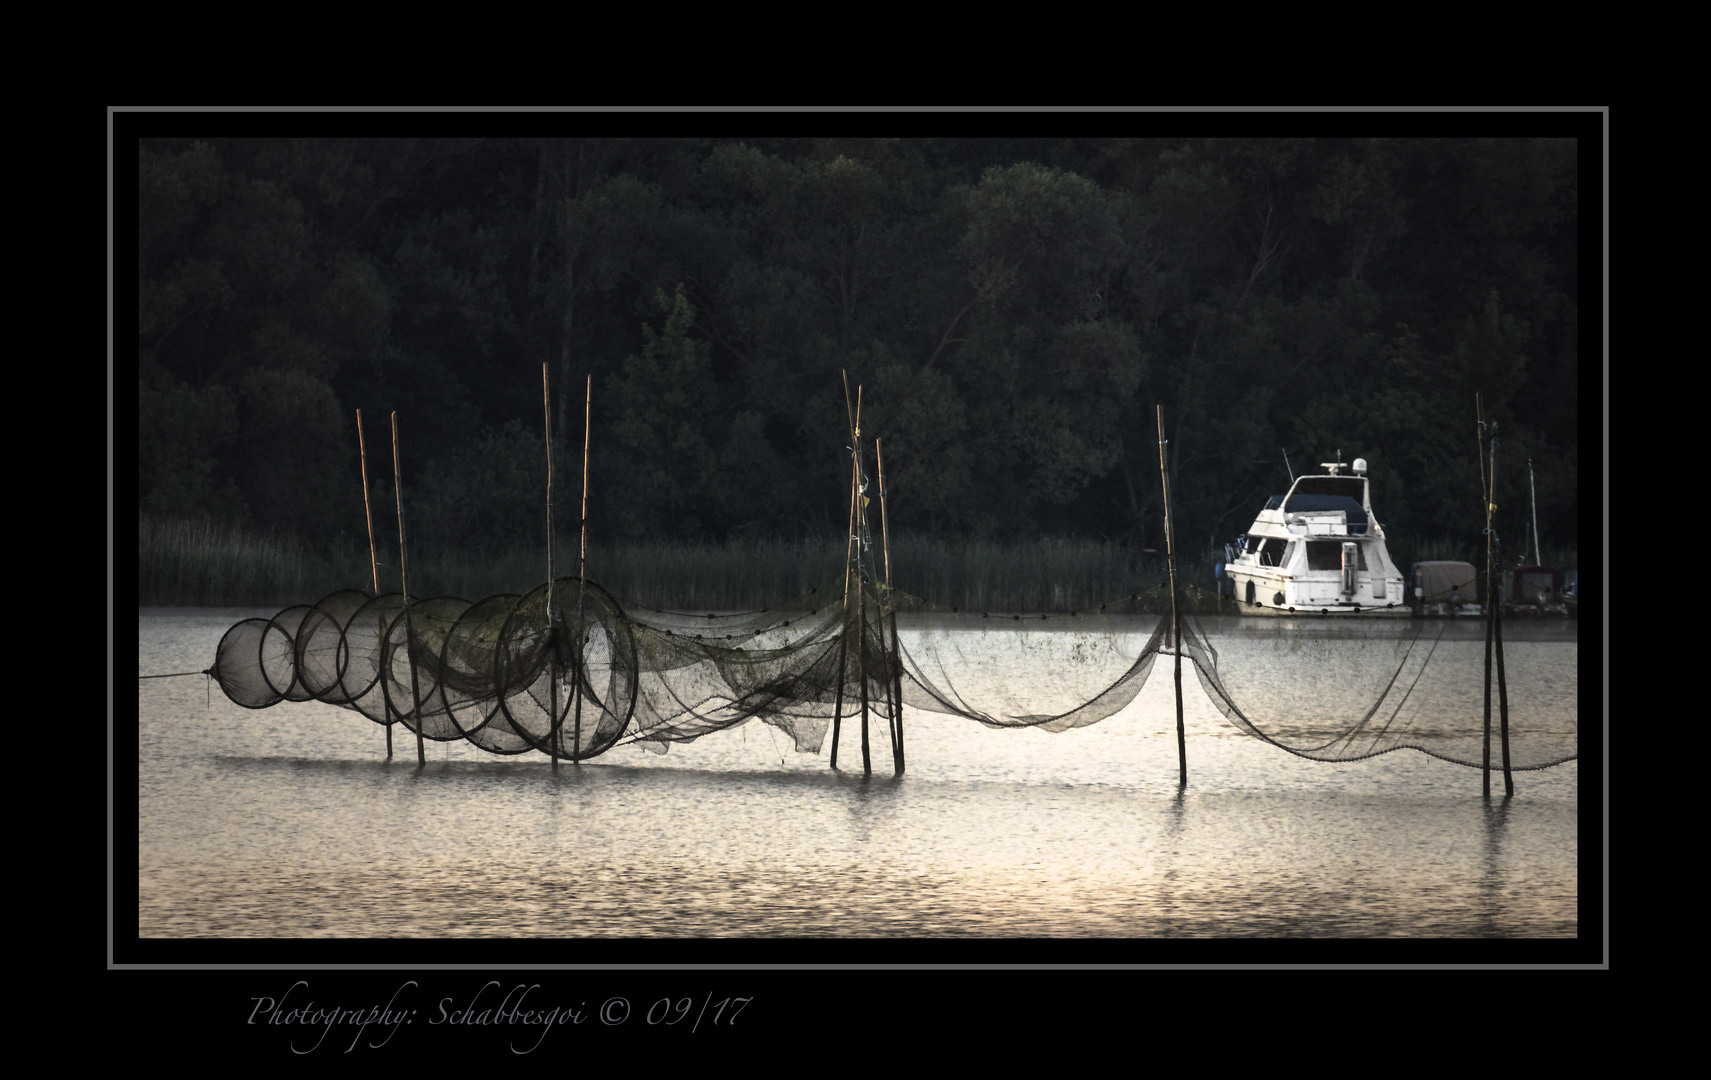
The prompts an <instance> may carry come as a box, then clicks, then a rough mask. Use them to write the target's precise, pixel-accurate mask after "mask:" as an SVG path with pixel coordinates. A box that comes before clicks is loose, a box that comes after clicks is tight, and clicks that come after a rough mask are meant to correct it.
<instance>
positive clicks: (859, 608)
mask: <svg viewBox="0 0 1711 1080" xmlns="http://www.w3.org/2000/svg"><path fill="white" fill-rule="evenodd" d="M854 449H855V455H854V457H855V465H854V468H855V477H854V482H855V490H856V494H855V502H856V508H855V509H856V530H857V531H856V536H857V537H858V539H857V540H856V541H855V545H856V558H857V559H860V558H861V557H862V552H863V550H864V546H863V545H865V544H866V543H867V507H865V506H863V505H861V498H862V495H861V387H860V386H857V387H856V428H855V447H854ZM856 682H857V683H858V684H860V686H861V774H862V775H863V776H872V775H873V761H872V758H871V757H870V756H869V754H868V741H867V582H865V581H864V580H863V579H862V575H861V574H860V573H859V572H858V573H857V574H856Z"/></svg>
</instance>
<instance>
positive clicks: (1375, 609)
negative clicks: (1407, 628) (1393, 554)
mask: <svg viewBox="0 0 1711 1080" xmlns="http://www.w3.org/2000/svg"><path fill="white" fill-rule="evenodd" d="M1323 468H1324V469H1325V470H1326V475H1323V476H1308V475H1302V476H1299V477H1296V478H1295V481H1294V483H1292V484H1291V485H1290V488H1289V493H1288V494H1287V495H1274V496H1272V498H1271V499H1270V500H1269V501H1268V502H1267V503H1266V504H1265V509H1263V510H1261V511H1260V512H1259V517H1257V518H1255V519H1254V523H1253V525H1252V527H1250V528H1249V529H1248V532H1247V535H1246V536H1245V537H1243V539H1242V550H1241V552H1240V553H1239V554H1237V553H1232V554H1233V558H1231V560H1230V561H1229V562H1228V563H1226V564H1225V566H1224V574H1225V575H1226V576H1227V577H1228V578H1229V579H1230V581H1231V582H1232V584H1233V585H1234V587H1235V589H1234V593H1235V598H1236V600H1237V601H1238V602H1239V606H1240V608H1241V610H1242V612H1243V613H1244V614H1255V615H1262V614H1263V615H1288V614H1296V615H1303V614H1319V613H1356V612H1359V613H1365V614H1393V615H1410V614H1412V611H1411V609H1410V608H1409V607H1408V606H1407V605H1405V604H1404V603H1403V595H1402V572H1401V571H1400V570H1398V569H1397V568H1396V564H1395V563H1393V562H1391V561H1390V553H1389V552H1388V551H1386V550H1385V547H1384V529H1383V527H1382V526H1380V525H1379V523H1378V518H1377V517H1376V516H1375V515H1374V514H1373V512H1372V492H1371V489H1370V488H1369V487H1368V483H1367V478H1366V459H1365V458H1355V460H1354V462H1353V463H1352V464H1348V465H1345V464H1344V463H1343V461H1342V454H1341V453H1340V452H1339V453H1338V455H1337V460H1336V461H1334V462H1325V463H1324V464H1323ZM1345 470H1347V471H1346V472H1345Z"/></svg>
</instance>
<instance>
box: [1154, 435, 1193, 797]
mask: <svg viewBox="0 0 1711 1080" xmlns="http://www.w3.org/2000/svg"><path fill="white" fill-rule="evenodd" d="M1158 471H1159V479H1160V482H1161V483H1163V485H1164V553H1165V562H1166V564H1167V565H1168V566H1169V568H1170V636H1171V638H1172V639H1173V641H1174V643H1175V644H1174V651H1175V653H1176V760H1177V786H1178V787H1187V786H1188V739H1187V736H1186V734H1185V733H1184V731H1183V725H1182V616H1181V614H1180V612H1178V611H1177V605H1176V530H1175V529H1174V527H1173V525H1172V522H1171V520H1170V470H1169V469H1168V468H1166V467H1165V438H1164V406H1163V405H1160V406H1158Z"/></svg>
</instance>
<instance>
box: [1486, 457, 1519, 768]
mask: <svg viewBox="0 0 1711 1080" xmlns="http://www.w3.org/2000/svg"><path fill="white" fill-rule="evenodd" d="M1492 431H1493V433H1494V434H1493V438H1492V440H1491V451H1490V453H1491V485H1492V489H1493V491H1495V489H1496V487H1497V439H1496V437H1495V432H1496V425H1495V424H1493V425H1492ZM1493 512H1494V513H1495V507H1494V508H1493ZM1490 543H1491V550H1492V551H1493V552H1496V551H1498V550H1499V548H1500V545H1499V544H1498V540H1497V533H1496V530H1495V529H1493V531H1492V533H1491V540H1490ZM1492 561H1493V562H1496V556H1495V555H1494V556H1493V559H1492ZM1491 631H1492V633H1491V636H1492V641H1493V644H1494V645H1495V646H1496V650H1497V717H1498V729H1497V730H1498V745H1499V746H1500V747H1501V748H1502V750H1503V794H1504V795H1506V796H1507V795H1513V794H1515V777H1514V776H1513V774H1511V773H1510V771H1509V685H1508V683H1507V682H1506V681H1505V680H1504V678H1503V600H1502V597H1499V598H1498V602H1497V603H1496V604H1495V605H1493V606H1492V609H1491Z"/></svg>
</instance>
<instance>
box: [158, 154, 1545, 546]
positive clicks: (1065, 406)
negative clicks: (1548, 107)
mask: <svg viewBox="0 0 1711 1080" xmlns="http://www.w3.org/2000/svg"><path fill="white" fill-rule="evenodd" d="M137 153H138V157H137V170H138V172H137V177H138V202H137V208H138V233H137V235H138V282H137V298H138V326H137V329H138V355H139V382H138V386H139V435H140V440H139V456H138V502H139V507H140V508H141V509H142V510H144V511H145V512H147V513H150V514H162V515H184V516H205V517H216V518H224V519H228V520H245V521H247V522H249V523H251V524H255V525H260V526H264V527H268V528H272V529H279V530H285V529H288V530H295V531H299V532H300V533H301V534H302V535H304V536H305V537H307V538H309V539H311V540H319V539H320V538H322V537H324V536H327V535H331V534H336V533H339V532H350V531H353V530H356V529H359V528H360V527H361V521H362V519H361V516H360V501H359V500H360V495H361V486H360V480H359V478H357V476H356V473H355V462H356V460H357V453H356V445H355V439H354V438H353V436H354V432H353V431H352V430H351V429H352V426H353V425H352V423H351V420H352V418H353V413H354V411H355V410H356V409H357V408H361V409H363V410H364V411H365V416H367V417H368V418H369V431H368V434H369V440H368V441H369V448H370V451H371V455H370V457H371V463H370V464H371V476H373V477H375V480H376V484H377V486H379V484H380V483H382V482H383V481H382V479H381V478H383V477H386V476H387V475H388V474H389V473H390V468H389V467H387V466H377V462H378V461H381V460H384V459H385V458H387V457H388V456H389V455H388V454H386V453H385V452H384V451H383V452H381V453H379V454H375V453H373V451H375V450H376V449H377V447H384V446H385V444H386V439H385V427H386V425H385V423H384V421H382V422H381V423H380V424H376V423H375V422H374V420H375V418H384V417H386V416H387V415H388V414H389V413H390V412H392V411H394V410H396V411H397V413H398V415H399V422H400V441H401V446H400V451H401V454H400V457H401V460H402V466H403V471H404V486H405V491H406V495H407V497H408V498H409V499H411V500H412V501H413V503H414V504H418V505H415V506H414V509H413V510H412V509H411V507H407V512H408V513H409V519H410V522H411V526H410V527H411V532H412V535H413V536H415V537H416V538H418V539H420V540H421V541H422V542H424V543H427V542H432V543H435V544H440V545H446V546H452V547H460V548H464V549H468V550H474V551H482V552H496V551H498V550H499V549H500V548H502V547H504V546H506V545H510V544H523V545H532V544H535V543H537V542H538V538H537V534H538V533H539V531H540V529H541V527H542V526H543V523H542V521H541V520H540V518H541V513H542V512H541V509H540V498H541V495H542V494H543V492H542V491H541V489H542V487H543V485H544V471H543V472H542V475H539V476H537V475H535V473H534V472H531V471H530V470H531V469H536V466H535V465H531V464H530V462H531V461H537V462H538V458H539V456H540V446H539V444H540V441H541V435H540V434H539V433H540V429H541V425H542V419H543V418H542V407H543V406H542V401H541V391H540V385H541V370H542V366H543V365H545V366H546V367H547V368H548V370H549V372H550V375H551V391H552V400H551V404H550V408H551V409H552V419H553V423H552V426H553V431H554V435H555V438H556V439H557V445H558V447H559V448H560V449H559V456H558V459H557V460H558V462H559V463H560V468H559V469H558V471H557V476H558V478H560V479H561V480H564V481H565V482H561V483H559V486H558V495H557V497H556V499H555V503H556V505H557V506H558V507H559V511H558V514H559V519H560V523H561V528H562V527H564V526H565V523H566V522H570V521H573V519H574V512H572V511H569V510H568V509H567V508H569V507H571V506H572V505H573V504H575V503H576V502H577V501H578V497H579V495H580V493H579V492H578V491H576V490H575V488H576V487H577V485H576V484H574V483H570V482H568V480H565V478H570V477H572V476H574V475H575V474H576V473H577V471H578V470H577V468H576V466H577V465H579V464H580V461H579V455H578V454H577V453H575V449H576V444H577V443H578V442H579V441H580V439H581V436H582V434H583V432H582V425H581V423H580V419H581V417H580V415H579V414H580V413H581V411H582V409H581V404H582V395H583V391H584V387H585V385H586V380H587V379H588V377H590V376H592V377H593V379H594V387H593V425H594V430H593V432H592V433H591V438H590V442H591V448H592V453H593V462H594V476H593V478H592V483H591V497H592V505H591V508H590V509H591V517H592V519H593V520H594V521H595V522H597V523H598V528H600V529H604V530H606V531H607V532H608V535H617V536H627V537H644V536H663V537H675V538H708V539H718V538H724V537H729V536H733V535H740V536H765V535H768V534H777V535H795V534H801V535H810V536H823V535H826V534H828V533H830V534H836V533H838V532H839V530H841V529H842V527H843V515H844V513H845V512H846V510H847V502H846V498H847V492H846V491H845V489H844V483H845V477H846V476H847V468H848V457H847V455H846V451H845V447H847V446H848V445H849V444H850V437H849V430H848V428H849V425H848V412H846V404H845V400H844V391H843V386H844V381H843V380H844V375H845V373H847V376H848V380H849V385H850V388H851V396H852V398H853V397H854V396H855V392H856V388H857V387H860V388H861V394H862V429H863V439H864V443H865V444H866V445H867V446H869V447H871V446H872V444H873V440H874V439H875V438H876V437H877V438H879V439H883V440H884V447H885V451H886V462H885V464H886V474H887V480H888V483H889V487H890V493H891V496H892V499H893V505H892V510H893V516H894V518H895V522H894V523H895V524H898V525H899V526H900V527H902V528H905V529H909V530H914V531H923V532H934V533H939V534H945V535H962V536H971V535H982V536H984V535H1012V536H1033V535H1038V534H1041V533H1047V534H1080V535H1084V536H1093V537H1099V536H1103V537H1110V538H1118V537H1120V538H1123V539H1124V540H1126V541H1127V542H1129V543H1131V544H1132V545H1135V546H1139V547H1153V548H1159V547H1162V543H1163V535H1162V514H1161V512H1160V511H1161V506H1160V498H1159V484H1158V445H1159V434H1158V431H1157V428H1156V422H1157V409H1158V408H1159V407H1160V406H1163V409H1164V415H1165V423H1166V431H1165V438H1166V439H1167V440H1168V445H1169V450H1170V455H1169V462H1170V468H1171V470H1172V495H1173V499H1174V500H1175V509H1176V513H1177V522H1178V538H1179V542H1181V543H1183V544H1190V543H1200V542H1202V541H1204V540H1213V541H1220V540H1222V539H1227V538H1228V535H1233V534H1234V533H1235V532H1239V531H1240V530H1241V529H1243V528H1245V526H1246V525H1247V523H1248V520H1249V519H1250V517H1251V515H1252V513H1253V512H1254V510H1255V508H1257V506H1258V505H1260V503H1261V502H1262V501H1263V499H1264V498H1265V497H1266V496H1268V495H1270V494H1274V493H1276V492H1277V491H1280V490H1282V489H1283V487H1284V486H1285V485H1286V484H1287V482H1288V476H1287V473H1286V471H1285V468H1284V464H1283V454H1284V453H1285V452H1287V453H1288V454H1289V457H1290V460H1291V461H1292V462H1293V463H1294V465H1295V468H1296V469H1297V471H1300V470H1302V469H1307V468H1313V467H1315V466H1316V465H1317V463H1318V462H1320V461H1323V460H1328V459H1329V458H1330V456H1331V455H1333V454H1335V453H1336V452H1337V451H1338V450H1342V451H1343V452H1344V453H1345V455H1347V456H1353V455H1359V456H1363V457H1366V458H1367V459H1368V461H1369V462H1370V463H1371V465H1372V475H1373V481H1374V485H1375V498H1377V499H1378V500H1380V508H1379V513H1380V516H1381V519H1382V520H1384V521H1385V523H1386V525H1387V527H1389V528H1390V529H1391V531H1392V534H1393V535H1398V534H1400V535H1404V536H1419V537H1421V538H1422V539H1432V540H1434V541H1435V540H1437V539H1440V537H1438V536H1437V535H1435V534H1439V533H1442V534H1454V535H1455V536H1460V537H1464V538H1466V537H1470V536H1476V535H1477V530H1478V528H1479V526H1480V522H1479V519H1478V505H1477V504H1478V499H1477V495H1476V494H1474V495H1470V494H1469V493H1470V492H1476V491H1477V486H1478V483H1477V462H1476V460H1475V456H1474V447H1475V446H1476V443H1475V438H1474V427H1473V420H1472V411H1473V399H1474V395H1475V394H1476V393H1478V394H1482V395H1483V396H1484V399H1485V402H1486V408H1487V412H1488V414H1489V415H1490V416H1491V417H1493V418H1494V419H1495V420H1497V422H1498V423H1499V424H1500V427H1501V430H1502V437H1503V439H1504V440H1505V441H1504V444H1503V445H1504V446H1506V447H1508V448H1509V449H1508V450H1505V451H1502V452H1503V453H1505V454H1508V455H1511V456H1512V457H1514V469H1515V475H1516V476H1521V475H1523V474H1524V458H1525V457H1531V458H1532V459H1533V460H1534V464H1535V486H1536V487H1537V489H1538V491H1539V504H1540V528H1541V531H1542V532H1544V533H1545V534H1546V536H1547V537H1551V536H1572V534H1573V531H1574V529H1575V528H1576V520H1575V518H1576V497H1575V490H1576V487H1577V484H1578V481H1577V472H1576V470H1577V468H1578V451H1577V447H1576V445H1575V441H1576V439H1577V437H1578V398H1577V389H1576V388H1577V384H1578V380H1577V378H1576V376H1575V371H1576V365H1577V364H1578V352H1577V349H1578V344H1577V343H1578V326H1577V312H1578V308H1577V304H1578V290H1577V286H1576V283H1575V280H1574V277H1575V273H1576V271H1577V266H1578V255H1577V239H1576V225H1577V214H1578V189H1577V183H1578V177H1577V169H1578V161H1579V148H1578V146H1577V144H1576V143H1575V142H1574V141H1573V140H1572V139H1564V138H1536V137H1525V138H1432V139H1386V138H1377V137H1359V138H1298V139H1297V138H1289V139H1280V138H1246V137H1243V138H1182V137H1147V138H1109V139H1041V138H1030V137H1020V138H1004V139H936V138H935V139H890V138H859V139H848V138H846V139H754V140H747V141H732V140H699V139H677V138H671V139H645V138H640V139H636V138H629V139H602V138H572V139H558V138H550V139H417V138H409V139H390V138H355V139H325V138H317V137H312V136H310V137H301V138H291V139H247V140H246V139H205V140H192V139H148V140H144V141H143V142H142V143H141V144H140V145H139V146H138V151H137ZM377 435H379V436H381V437H380V438H378V439H377V438H376V437H375V436H377ZM1506 460H1507V459H1506ZM868 467H869V470H870V473H871V471H872V470H873V467H874V461H873V459H872V457H871V456H870V457H869V459H868ZM384 482H386V483H389V481H384ZM1499 482H1500V492H1501V494H1502V496H1503V500H1504V502H1505V503H1513V502H1514V501H1515V498H1516V496H1515V493H1514V492H1512V491H1509V490H1507V489H1504V488H1502V487H1501V485H1503V484H1508V483H1510V482H1511V480H1510V479H1509V478H1508V475H1507V474H1506V473H1505V472H1504V471H1503V468H1502V467H1501V466H1500V469H1499ZM1514 482H1520V481H1514ZM567 515H568V516H567ZM381 517H382V519H383V520H384V519H385V518H386V517H387V515H384V514H383V515H381ZM1510 531H1511V532H1512V531H1513V530H1510Z"/></svg>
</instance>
